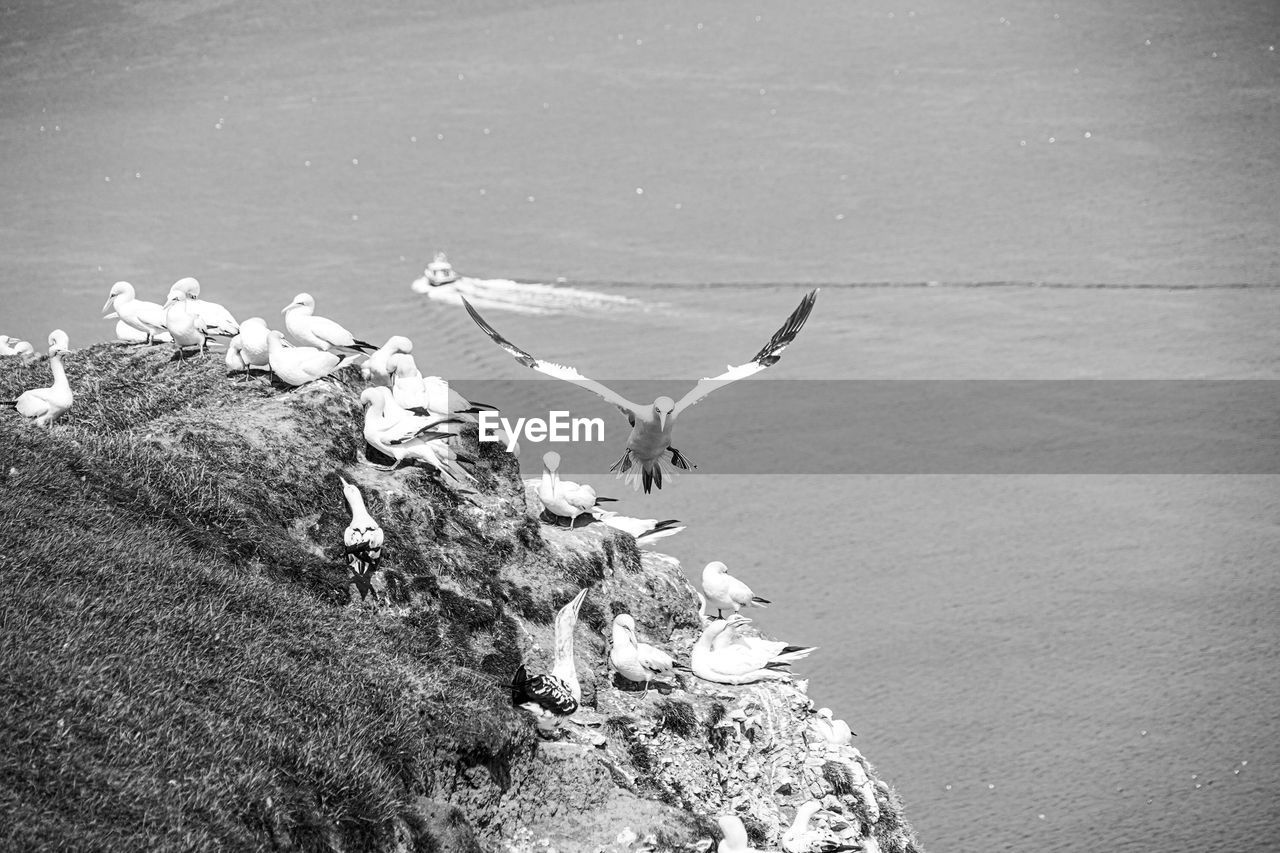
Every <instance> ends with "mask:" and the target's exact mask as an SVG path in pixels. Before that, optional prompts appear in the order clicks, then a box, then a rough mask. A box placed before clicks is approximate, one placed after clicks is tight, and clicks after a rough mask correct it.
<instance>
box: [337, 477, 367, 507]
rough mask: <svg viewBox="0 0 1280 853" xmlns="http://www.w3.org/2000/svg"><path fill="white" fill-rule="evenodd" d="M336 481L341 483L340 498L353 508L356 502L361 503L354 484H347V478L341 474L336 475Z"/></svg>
mask: <svg viewBox="0 0 1280 853" xmlns="http://www.w3.org/2000/svg"><path fill="white" fill-rule="evenodd" d="M338 481H339V482H340V483H342V496H343V497H345V498H346V499H347V502H348V503H350V504H351V505H352V506H355V502H356V501H361V502H363V499H362V497H361V495H360V488H359V487H358V486H357V485H356V484H355V483H351V482H348V481H347V478H346V477H343V476H342V475H341V474H339V475H338Z"/></svg>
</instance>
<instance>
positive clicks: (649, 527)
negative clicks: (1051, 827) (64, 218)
mask: <svg viewBox="0 0 1280 853" xmlns="http://www.w3.org/2000/svg"><path fill="white" fill-rule="evenodd" d="M597 518H598V519H599V520H600V522H601V523H602V524H607V525H609V526H610V527H612V528H614V529H616V530H621V531H622V532H623V533H630V534H631V535H632V536H633V537H635V540H636V544H637V545H639V546H640V547H642V548H646V547H648V546H649V545H652V544H653V543H654V542H656V541H658V540H659V539H665V538H667V537H668V536H675V535H676V534H677V533H679V532H680V531H681V530H684V529H685V528H686V527H687V526H688V525H686V524H680V519H678V518H668V519H666V520H664V521H659V520H658V519H656V518H631V517H630V516H626V515H619V514H618V513H616V512H611V511H609V510H605V511H604V512H602V513H600V515H598V516H597ZM677 525H679V526H677Z"/></svg>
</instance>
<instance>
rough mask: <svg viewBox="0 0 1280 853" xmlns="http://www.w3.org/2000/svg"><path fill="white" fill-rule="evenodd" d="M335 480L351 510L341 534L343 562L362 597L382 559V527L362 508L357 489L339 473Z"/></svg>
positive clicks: (362, 501) (362, 503)
mask: <svg viewBox="0 0 1280 853" xmlns="http://www.w3.org/2000/svg"><path fill="white" fill-rule="evenodd" d="M338 479H339V480H340V481H341V482H342V497H343V498H345V499H346V501H347V506H348V507H349V508H350V509H351V523H350V524H348V525H347V529H346V530H344V531H343V533H342V544H343V546H344V548H345V553H346V555H347V565H349V566H350V567H351V574H352V575H353V576H354V577H355V578H356V584H357V586H360V587H361V595H362V596H363V595H364V592H365V590H366V589H367V588H368V586H369V579H370V578H371V577H372V576H373V573H374V572H376V571H377V570H378V564H379V563H381V562H382V539H383V534H382V527H380V526H379V525H378V522H376V521H374V519H373V516H371V515H370V514H369V510H368V509H367V508H366V507H365V505H364V496H363V495H361V494H360V488H359V487H358V486H356V485H355V484H354V483H349V482H347V480H346V479H345V478H344V477H342V476H341V475H339V476H338Z"/></svg>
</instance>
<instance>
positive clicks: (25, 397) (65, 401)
mask: <svg viewBox="0 0 1280 853" xmlns="http://www.w3.org/2000/svg"><path fill="white" fill-rule="evenodd" d="M69 349H70V343H69V342H68V340H67V333H66V332H64V331H62V330H61V329H54V330H53V331H52V332H50V333H49V370H50V371H51V372H52V373H53V385H52V386H50V387H48V388H32V389H31V390H30V391H24V392H23V393H22V395H21V396H20V397H18V399H16V400H7V401H5V402H6V405H10V406H13V407H14V408H15V409H17V410H18V414H20V415H22V416H23V417H24V418H30V419H31V420H33V421H34V422H35V425H36V426H49V425H50V424H52V423H53V422H54V421H55V420H57V419H58V418H60V417H62V415H63V414H65V413H66V412H67V410H68V409H70V408H71V404H72V402H73V397H72V394H71V383H69V382H68V381H67V372H66V370H64V369H63V367H62V354H63V353H64V352H67V351H68V350H69Z"/></svg>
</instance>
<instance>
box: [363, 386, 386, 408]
mask: <svg viewBox="0 0 1280 853" xmlns="http://www.w3.org/2000/svg"><path fill="white" fill-rule="evenodd" d="M390 394H391V389H390V388H386V387H383V386H382V385H374V386H373V387H371V388H366V389H364V390H363V391H361V392H360V405H361V406H374V407H375V408H378V409H381V408H382V407H383V406H384V405H386V398H387V396H388V395H390Z"/></svg>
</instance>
